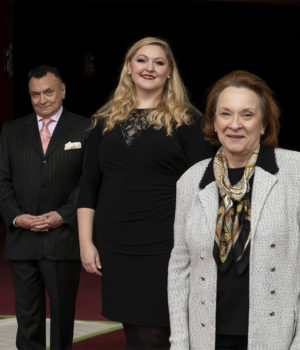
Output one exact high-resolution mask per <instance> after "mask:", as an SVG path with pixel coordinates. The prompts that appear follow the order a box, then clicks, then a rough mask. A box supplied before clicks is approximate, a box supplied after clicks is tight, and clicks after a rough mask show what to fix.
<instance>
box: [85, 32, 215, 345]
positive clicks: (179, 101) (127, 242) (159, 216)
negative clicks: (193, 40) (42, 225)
mask: <svg viewBox="0 0 300 350" xmlns="http://www.w3.org/2000/svg"><path fill="white" fill-rule="evenodd" d="M93 120H94V128H93V130H92V131H91V134H90V137H89V140H88V145H87V151H86V162H85V164H84V170H83V178H82V181H81V189H80V196H79V209H78V223H79V236H80V252H81V259H82V264H83V266H84V267H85V269H86V270H87V271H88V272H91V273H95V274H98V275H100V274H101V273H102V274H103V276H102V313H103V315H104V316H106V317H107V318H109V319H111V320H115V321H119V322H122V323H123V325H124V330H125V335H126V349H139V350H140V349H151V350H154V349H169V335H170V329H169V314H168V304H167V271H168V262H169V257H170V253H171V249H172V247H173V222H174V216H175V194H176V181H177V180H178V178H179V177H180V176H181V175H182V174H183V172H184V171H185V170H187V168H188V167H189V166H191V165H192V164H194V163H196V162H198V161H199V160H202V159H205V158H208V157H210V156H211V154H210V153H211V145H210V144H209V143H208V142H206V141H204V135H203V133H202V130H201V126H200V115H199V113H198V112H197V111H196V110H195V108H193V107H192V106H191V104H190V102H189V100H188V98H187V95H186V92H185V88H184V85H183V84H182V82H181V79H180V76H179V73H178V69H177V67H176V63H175V60H174V57H173V54H172V51H171V49H170V47H169V45H168V44H167V43H166V42H165V41H164V40H161V39H158V38H152V37H147V38H144V39H141V40H139V41H138V42H136V43H135V44H133V46H132V47H131V48H130V49H129V50H128V53H127V55H126V58H125V62H124V65H123V69H122V72H121V76H120V81H119V84H118V86H117V88H116V90H115V92H114V95H113V98H112V99H111V100H110V101H109V102H108V103H107V104H106V105H104V106H103V107H101V108H100V109H99V110H98V112H97V113H96V114H95V115H94V117H93ZM94 223H95V231H94V235H93V224H94Z"/></svg>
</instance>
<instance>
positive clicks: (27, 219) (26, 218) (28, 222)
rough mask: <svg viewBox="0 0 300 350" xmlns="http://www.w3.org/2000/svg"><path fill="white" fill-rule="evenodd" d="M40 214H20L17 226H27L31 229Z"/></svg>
mask: <svg viewBox="0 0 300 350" xmlns="http://www.w3.org/2000/svg"><path fill="white" fill-rule="evenodd" d="M37 218H38V216H36V215H30V214H21V215H18V216H17V218H16V221H15V225H16V226H17V227H21V228H25V229H26V230H31V227H32V225H33V223H34V222H35V221H36V220H37Z"/></svg>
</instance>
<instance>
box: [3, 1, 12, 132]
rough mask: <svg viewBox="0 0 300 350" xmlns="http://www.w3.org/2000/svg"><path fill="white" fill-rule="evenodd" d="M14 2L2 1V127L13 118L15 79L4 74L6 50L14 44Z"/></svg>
mask: <svg viewBox="0 0 300 350" xmlns="http://www.w3.org/2000/svg"><path fill="white" fill-rule="evenodd" d="M12 28H13V5H12V0H5V1H0V127H1V126H2V124H3V122H5V121H6V120H10V119H12V118H13V78H12V77H8V76H6V75H5V74H4V48H5V47H7V45H9V44H12V42H13V30H12Z"/></svg>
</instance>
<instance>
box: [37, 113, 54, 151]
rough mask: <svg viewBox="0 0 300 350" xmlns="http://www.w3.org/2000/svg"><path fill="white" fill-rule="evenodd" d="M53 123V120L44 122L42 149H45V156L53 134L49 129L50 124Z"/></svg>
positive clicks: (41, 132)
mask: <svg viewBox="0 0 300 350" xmlns="http://www.w3.org/2000/svg"><path fill="white" fill-rule="evenodd" d="M51 122H53V120H52V119H48V120H43V126H42V129H41V131H40V135H41V141H42V147H43V151H44V154H45V153H46V152H47V148H48V145H49V142H50V139H51V133H50V131H49V129H48V125H49V123H51Z"/></svg>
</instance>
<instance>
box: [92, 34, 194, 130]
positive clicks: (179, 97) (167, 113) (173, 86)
mask: <svg viewBox="0 0 300 350" xmlns="http://www.w3.org/2000/svg"><path fill="white" fill-rule="evenodd" d="M146 45H156V46H159V47H161V48H162V49H163V50H164V52H165V54H166V57H167V60H168V62H169V65H170V68H171V72H170V78H168V79H167V80H166V83H165V85H164V88H163V92H162V95H161V99H160V102H159V103H158V105H157V106H155V109H152V110H151V111H150V112H149V114H148V116H147V120H148V122H149V123H150V124H151V125H153V126H154V127H155V128H156V129H158V130H159V129H161V128H163V127H164V128H166V131H167V134H168V135H171V134H172V131H173V128H174V126H175V127H176V128H177V127H179V126H180V125H182V124H189V123H190V122H191V116H190V115H189V114H188V113H187V111H188V109H190V108H191V107H192V105H191V103H190V102H189V98H188V95H187V91H186V88H185V86H184V84H183V82H182V80H181V78H180V75H179V72H178V68H177V65H176V62H175V59H174V56H173V53H172V51H171V48H170V46H169V44H168V43H167V42H166V41H164V40H162V39H159V38H155V37H146V38H143V39H141V40H139V41H137V42H136V43H134V44H133V45H132V46H131V47H130V48H129V50H128V52H127V54H126V57H125V61H124V65H123V68H122V71H121V74H120V80H119V83H118V86H117V88H116V89H115V91H114V93H113V96H112V98H111V99H110V100H109V101H108V102H107V103H106V104H105V105H104V106H102V107H101V108H99V109H98V110H97V111H96V113H95V114H94V115H93V116H92V121H93V127H94V126H95V125H96V124H97V122H98V121H99V119H100V118H103V119H104V130H103V133H105V132H106V131H110V130H112V129H113V128H114V126H115V124H116V123H118V122H122V121H124V120H126V119H128V117H129V114H130V111H131V110H132V109H134V108H136V107H137V105H138V101H137V99H136V93H135V86H134V83H133V81H132V78H131V76H130V75H129V74H128V63H129V62H130V61H131V60H132V58H133V57H134V55H135V54H136V52H137V51H138V50H139V49H140V48H142V47H144V46H146ZM193 108H194V107H193Z"/></svg>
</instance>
